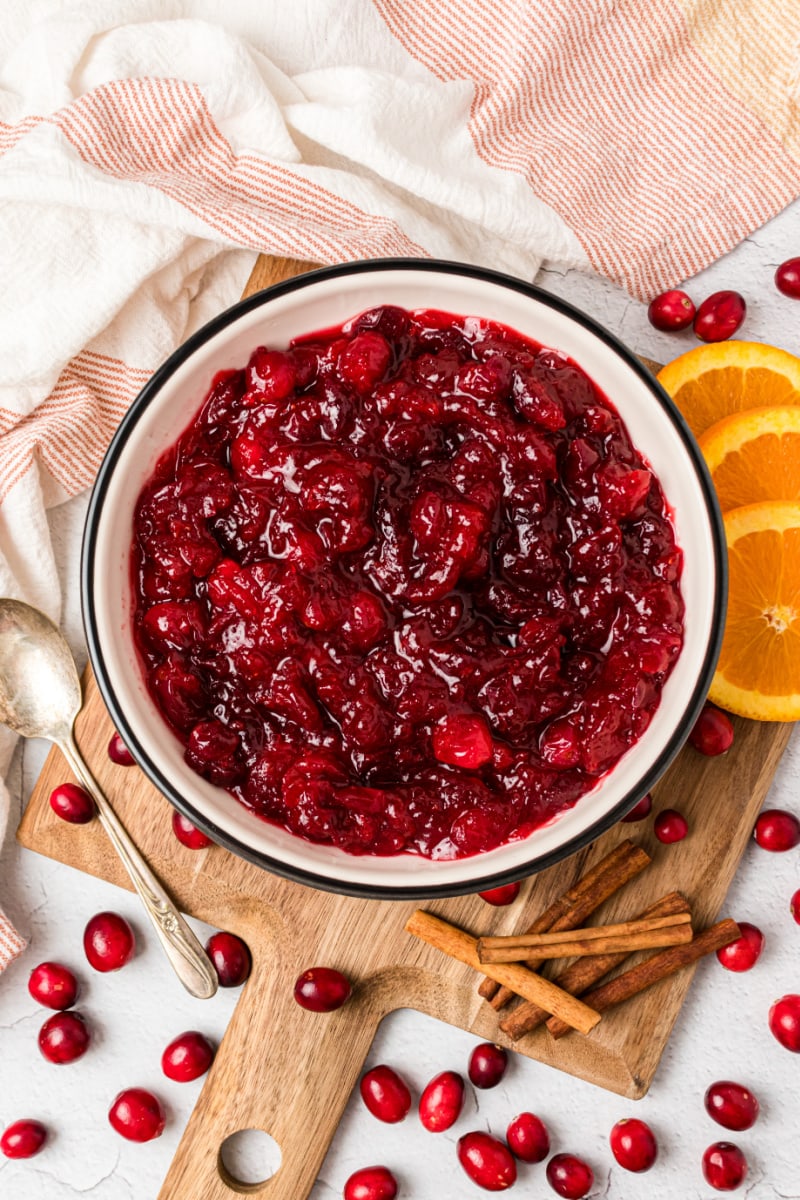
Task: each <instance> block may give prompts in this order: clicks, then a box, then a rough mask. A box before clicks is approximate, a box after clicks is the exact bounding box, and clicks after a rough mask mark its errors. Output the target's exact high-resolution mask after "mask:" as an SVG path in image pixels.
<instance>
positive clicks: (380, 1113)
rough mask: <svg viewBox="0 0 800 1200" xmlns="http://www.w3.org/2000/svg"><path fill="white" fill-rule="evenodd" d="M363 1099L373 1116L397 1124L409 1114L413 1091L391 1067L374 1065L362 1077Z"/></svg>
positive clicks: (388, 1123) (387, 1122)
mask: <svg viewBox="0 0 800 1200" xmlns="http://www.w3.org/2000/svg"><path fill="white" fill-rule="evenodd" d="M360 1089H361V1099H362V1100H363V1101H364V1103H365V1104H366V1106H367V1108H368V1109H369V1111H370V1112H371V1113H372V1115H373V1117H377V1118H378V1120H379V1121H385V1122H386V1124H387V1125H396V1124H397V1122H398V1121H403V1120H405V1118H406V1117H407V1116H408V1111H409V1109H410V1108H411V1092H410V1091H409V1090H408V1086H407V1084H406V1082H405V1080H403V1079H401V1078H400V1076H399V1075H398V1074H397V1072H396V1071H394V1070H393V1069H392V1068H391V1067H387V1066H383V1065H381V1066H379V1067H373V1068H372V1070H371V1071H367V1073H366V1074H365V1075H363V1076H362V1078H361V1084H360Z"/></svg>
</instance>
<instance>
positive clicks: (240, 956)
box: [206, 933, 253, 987]
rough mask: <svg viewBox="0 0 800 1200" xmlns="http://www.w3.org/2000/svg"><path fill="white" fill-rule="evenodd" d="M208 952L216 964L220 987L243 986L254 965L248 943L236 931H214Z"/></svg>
mask: <svg viewBox="0 0 800 1200" xmlns="http://www.w3.org/2000/svg"><path fill="white" fill-rule="evenodd" d="M206 954H207V955H208V957H209V958H210V959H211V961H212V963H213V964H214V970H215V971H216V972H217V976H218V978H219V986H220V987H241V985H242V984H243V983H244V981H245V980H246V979H247V978H249V975H250V971H251V968H252V966H253V962H252V959H251V957H250V950H249V949H248V947H247V944H246V943H245V942H243V941H242V939H241V938H240V937H237V936H236V934H235V933H213V934H212V935H211V937H210V938H209V939H208V941H207V942H206Z"/></svg>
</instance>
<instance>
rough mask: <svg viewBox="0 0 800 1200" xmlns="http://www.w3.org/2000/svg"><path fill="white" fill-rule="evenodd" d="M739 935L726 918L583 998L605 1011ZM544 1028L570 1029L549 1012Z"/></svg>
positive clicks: (556, 1035) (556, 1034) (553, 1030)
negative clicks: (549, 1015) (689, 940)
mask: <svg viewBox="0 0 800 1200" xmlns="http://www.w3.org/2000/svg"><path fill="white" fill-rule="evenodd" d="M738 937H741V932H740V930H739V926H738V925H737V924H736V922H735V921H732V920H730V918H726V919H725V920H724V921H719V922H718V923H717V924H716V925H712V926H711V928H710V929H706V930H705V931H704V932H703V933H700V934H698V935H697V937H696V938H695V939H694V941H692V942H689V944H688V945H686V946H674V947H673V948H672V949H671V950H662V951H661V953H660V954H653V955H652V956H651V957H650V958H647V959H645V961H644V962H641V963H638V964H637V966H635V967H631V969H630V970H629V971H623V973H622V974H621V975H617V976H615V978H614V979H610V980H609V981H608V983H603V984H601V985H600V987H597V988H593V989H592V990H591V991H590V992H587V993H586V995H585V997H584V1001H585V1003H587V1004H590V1005H591V1006H592V1007H593V1008H594V1009H595V1011H597V1012H605V1011H606V1010H607V1009H609V1008H612V1007H613V1006H614V1005H615V1004H622V1002H623V1001H624V1000H630V999H631V998H632V997H633V996H638V995H639V993H640V992H644V991H645V990H646V989H647V988H649V987H652V986H653V984H654V983H658V982H659V980H660V979H666V978H667V976H668V975H674V974H675V972H676V971H681V970H682V969H683V968H684V967H688V966H689V965H690V964H691V963H693V962H697V960H698V959H700V958H703V957H704V955H706V954H712V953H713V952H714V951H715V950H719V949H721V947H722V946H727V945H728V943H729V942H733V941H735V940H736V938H738ZM547 1028H548V1029H549V1030H550V1033H551V1034H552V1035H553V1037H554V1038H560V1037H563V1036H564V1034H565V1033H569V1030H570V1026H569V1025H568V1024H565V1023H564V1022H563V1021H561V1020H559V1019H558V1018H557V1017H555V1016H552V1017H551V1018H550V1020H549V1021H548V1022H547Z"/></svg>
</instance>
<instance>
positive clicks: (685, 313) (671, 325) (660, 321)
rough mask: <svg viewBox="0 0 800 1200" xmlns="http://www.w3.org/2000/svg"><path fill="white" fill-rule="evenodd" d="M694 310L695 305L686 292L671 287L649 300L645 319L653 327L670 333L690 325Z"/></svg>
mask: <svg viewBox="0 0 800 1200" xmlns="http://www.w3.org/2000/svg"><path fill="white" fill-rule="evenodd" d="M695 312H696V309H695V306H694V304H693V303H692V301H691V299H690V298H689V297H688V296H687V295H686V292H681V291H679V290H678V289H677V288H673V289H672V290H671V291H669V292H662V293H661V295H660V296H656V297H655V299H654V300H651V301H650V306H649V308H648V309H647V319H648V321H649V322H650V324H651V325H652V326H653V328H654V329H660V330H662V332H664V333H672V332H676V331H677V330H679V329H686V328H687V327H688V326H689V325H691V323H692V321H693V320H694V314H695Z"/></svg>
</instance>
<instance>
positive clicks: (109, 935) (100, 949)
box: [83, 912, 136, 971]
mask: <svg viewBox="0 0 800 1200" xmlns="http://www.w3.org/2000/svg"><path fill="white" fill-rule="evenodd" d="M83 949H84V952H85V954H86V957H87V959H88V960H89V965H90V966H92V967H94V969H95V971H118V970H119V969H120V967H124V966H125V964H126V963H127V962H130V960H131V959H132V958H133V953H134V950H135V949H136V938H135V937H134V934H133V930H132V929H131V927H130V925H129V924H128V922H127V921H126V920H125V918H124V917H121V916H120V915H119V913H115V912H101V913H98V914H97V915H96V916H94V917H92V918H91V919H90V920H89V922H88V923H87V925H86V928H85V930H84V931H83Z"/></svg>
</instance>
